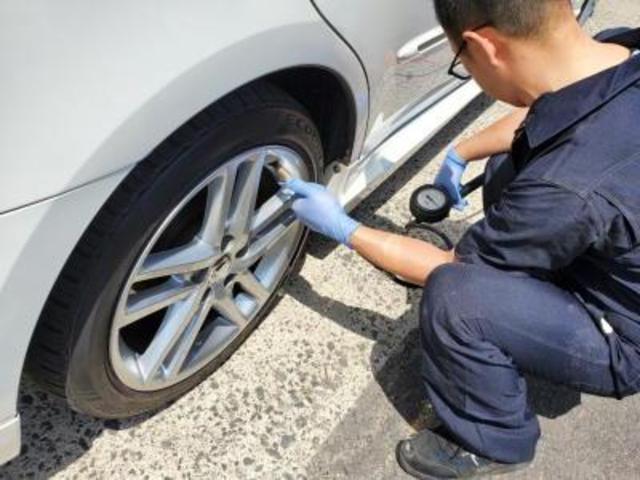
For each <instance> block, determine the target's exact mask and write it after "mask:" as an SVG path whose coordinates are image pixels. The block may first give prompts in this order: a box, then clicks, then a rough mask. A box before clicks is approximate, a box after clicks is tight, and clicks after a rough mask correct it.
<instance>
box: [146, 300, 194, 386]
mask: <svg viewBox="0 0 640 480" xmlns="http://www.w3.org/2000/svg"><path fill="white" fill-rule="evenodd" d="M201 300H202V296H201V294H200V293H198V292H196V293H194V294H193V295H191V296H190V297H189V298H188V299H186V300H184V301H183V302H180V303H177V304H174V305H172V306H171V307H170V308H169V310H168V311H167V313H166V315H165V317H164V319H163V321H162V325H160V328H159V329H158V331H157V332H156V335H155V337H154V338H153V340H152V341H151V344H150V345H149V347H148V348H147V350H146V351H145V352H144V353H143V354H142V355H140V356H139V357H138V366H139V368H140V372H141V374H142V378H143V381H144V383H149V382H150V381H151V380H153V378H154V377H155V376H156V374H157V372H158V370H159V369H160V368H162V365H163V362H164V361H165V360H166V359H167V357H168V356H169V355H170V354H171V351H172V349H173V347H174V346H175V345H176V344H177V343H178V341H179V340H180V339H181V337H182V334H183V333H184V331H185V330H186V329H187V327H188V326H189V324H190V323H191V322H192V321H193V320H194V316H195V315H196V312H197V311H198V308H199V307H200V302H201Z"/></svg>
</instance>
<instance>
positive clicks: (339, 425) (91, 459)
mask: <svg viewBox="0 0 640 480" xmlns="http://www.w3.org/2000/svg"><path fill="white" fill-rule="evenodd" d="M639 24H640V2H638V1H637V0H606V1H600V4H599V7H598V9H597V10H596V16H595V17H594V19H593V20H592V21H591V22H590V25H589V28H590V29H591V30H593V31H597V30H601V29H603V28H608V27H613V26H620V25H629V26H634V25H635V26H637V25H639ZM505 111H506V108H505V107H504V106H503V105H499V104H496V103H494V102H492V101H490V100H488V99H486V98H484V97H480V98H478V99H477V100H476V101H474V102H473V103H472V104H471V105H470V106H469V107H468V108H466V109H465V110H464V111H463V112H462V113H461V114H460V115H458V116H457V117H456V118H455V119H454V120H453V121H452V122H451V123H450V124H449V125H448V126H447V127H446V128H445V129H444V130H443V131H442V132H441V133H440V134H438V135H437V136H436V137H435V138H434V139H433V140H432V141H430V142H429V143H428V144H427V145H426V146H425V147H424V148H423V149H422V150H421V151H420V153H419V154H418V155H417V156H416V157H415V158H414V159H413V160H412V161H410V162H409V163H408V164H407V165H406V166H404V167H403V168H402V169H401V170H400V171H399V172H398V173H397V174H395V175H394V176H393V177H392V178H391V179H390V180H389V181H387V182H386V183H385V184H384V185H383V186H382V187H381V188H380V189H379V190H377V191H376V192H375V193H374V194H373V195H372V196H371V197H369V198H368V199H367V200H366V201H365V202H364V203H363V204H362V205H361V206H360V207H359V208H358V209H357V210H356V211H355V215H356V217H357V218H358V219H359V220H361V221H363V222H365V223H367V224H369V225H372V226H376V227H380V228H385V229H389V230H394V231H402V228H403V226H404V225H405V224H406V223H407V222H408V221H409V220H410V218H409V217H410V215H409V212H408V200H409V196H410V194H411V192H412V191H413V189H414V188H415V187H417V186H419V185H420V184H422V183H426V182H428V181H429V180H431V179H432V178H433V175H434V174H435V171H436V170H437V167H438V165H439V163H440V161H441V159H442V156H443V153H444V149H445V147H446V146H447V145H448V144H449V143H450V142H452V141H454V140H455V139H457V138H460V137H462V136H465V135H469V134H470V133H472V132H474V131H477V130H478V129H480V128H482V127H483V126H485V125H487V124H489V123H490V122H491V121H492V120H495V119H496V118H497V117H498V116H499V115H500V114H502V113H504V112H505ZM481 169H482V165H481V164H477V165H475V166H474V167H473V170H474V171H473V172H471V173H470V174H469V178H470V177H471V176H472V175H473V173H479V172H480V170H481ZM480 215H481V213H480V198H479V194H478V193H476V194H474V196H473V197H472V198H471V206H470V207H469V208H468V209H467V211H466V212H464V214H459V213H456V214H455V215H454V216H453V217H452V218H451V219H450V220H449V221H447V222H445V223H444V224H443V225H442V229H443V230H444V231H445V232H446V234H447V235H449V236H450V237H451V238H452V239H454V240H455V239H456V238H458V237H459V236H460V234H461V233H462V232H463V231H464V230H465V229H466V228H467V227H468V225H470V224H471V223H473V222H474V221H476V220H477V219H479V218H480ZM431 239H432V240H433V241H439V240H438V239H437V237H431ZM419 299H420V292H419V291H410V290H407V289H405V288H403V287H402V286H399V285H397V284H395V283H393V282H391V281H390V279H389V278H388V277H387V276H386V275H385V274H384V273H381V272H379V271H377V270H375V269H374V268H372V267H371V266H369V265H368V264H367V263H366V262H364V261H363V260H361V259H359V258H358V257H357V256H356V255H355V254H354V253H353V252H351V251H350V250H348V249H347V248H344V247H335V245H333V244H331V243H329V242H327V241H325V240H323V239H321V238H319V237H317V236H314V237H312V240H311V245H310V250H309V254H308V256H307V258H306V261H305V264H304V267H303V268H302V270H301V272H300V274H299V275H297V276H296V277H295V278H293V279H292V280H291V281H289V282H288V283H287V285H286V287H285V296H284V298H283V299H282V301H280V303H279V304H278V306H277V307H276V309H275V310H274V312H273V313H272V315H270V316H269V318H267V319H266V320H265V321H264V323H263V324H262V325H261V326H260V327H259V328H258V330H257V331H256V332H255V333H254V335H252V337H251V338H250V339H249V340H248V341H247V342H246V343H245V345H244V346H243V347H242V348H241V349H240V351H238V352H237V353H236V354H235V355H234V356H233V357H232V358H231V359H230V360H229V361H228V362H227V363H226V364H225V365H224V366H223V367H222V368H221V369H220V370H219V371H218V372H217V373H216V374H215V375H213V376H212V377H210V378H209V379H208V380H206V381H205V382H204V383H203V384H202V385H200V386H199V387H198V388H196V389H195V390H193V391H192V392H191V393H189V394H188V395H187V396H185V397H184V398H182V399H181V400H179V401H178V402H176V403H175V404H174V405H172V406H170V407H168V408H167V409H165V410H163V411H162V412H160V413H158V414H156V415H154V416H151V417H145V418H138V419H134V420H128V421H99V420H95V419H91V418H87V417H84V416H82V415H78V414H76V413H74V412H72V411H71V410H69V409H68V408H67V407H66V405H65V404H64V403H63V402H61V401H59V400H57V399H55V398H53V397H51V396H49V395H47V394H46V393H44V392H42V391H40V390H39V389H38V388H37V387H35V386H34V385H32V384H31V383H30V382H29V381H28V380H26V381H25V383H24V386H23V388H22V393H21V397H20V411H21V414H22V419H23V441H24V450H23V454H22V455H21V456H20V457H19V458H18V459H17V460H14V461H13V462H11V463H9V464H8V465H6V466H4V467H0V479H14V478H15V479H17V478H50V477H54V478H57V479H69V478H79V479H85V478H99V479H102V478H109V479H121V478H129V479H133V478H136V479H137V478H142V479H147V478H148V479H169V478H171V479H177V478H186V479H189V478H193V479H201V478H202V479H205V478H206V479H221V480H222V479H254V478H255V479H362V480H369V479H376V480H377V479H389V480H390V479H404V478H407V477H406V476H405V475H404V474H403V473H402V471H401V470H400V469H399V468H398V467H397V466H396V462H395V457H394V448H395V444H396V442H397V441H398V440H400V439H402V438H404V437H406V436H407V435H409V434H411V433H412V432H413V431H415V428H419V426H420V425H419V423H420V418H419V416H418V414H417V407H416V405H417V403H418V402H419V400H420V388H419V378H418V375H417V369H418V358H417V352H418V350H417V331H416V329H417V304H418V302H419ZM530 391H531V397H532V401H533V404H534V406H535V410H536V411H537V412H538V414H539V415H540V418H541V424H542V430H543V436H542V439H541V442H540V444H539V448H538V455H537V457H536V460H535V462H534V464H533V465H532V466H531V467H530V468H529V469H528V470H525V471H523V472H521V473H519V474H517V475H512V476H507V477H502V478H506V479H510V478H527V479H528V478H536V479H542V478H544V479H547V478H548V479H565V478H566V479H570V478H576V479H578V478H579V479H584V478H589V479H591V478H603V479H604V478H616V479H618V478H620V479H627V478H629V479H631V478H640V435H639V434H638V425H640V397H632V398H629V399H627V400H624V401H617V400H611V399H603V398H597V397H593V396H589V395H581V394H579V393H576V392H571V391H569V390H566V389H563V388H558V387H555V386H552V385H549V384H546V383H544V382H541V381H536V380H534V379H531V381H530Z"/></svg>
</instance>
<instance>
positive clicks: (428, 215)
mask: <svg viewBox="0 0 640 480" xmlns="http://www.w3.org/2000/svg"><path fill="white" fill-rule="evenodd" d="M451 207H452V202H451V199H450V198H449V194H448V193H447V191H446V190H445V189H444V188H442V187H440V186H438V185H424V186H422V187H420V188H419V189H417V190H416V191H415V192H413V195H412V196H411V202H410V204H409V208H410V210H411V214H412V215H413V216H414V217H415V218H416V220H417V221H418V222H424V223H437V222H441V221H442V220H444V219H445V218H447V217H448V216H449V212H450V211H451Z"/></svg>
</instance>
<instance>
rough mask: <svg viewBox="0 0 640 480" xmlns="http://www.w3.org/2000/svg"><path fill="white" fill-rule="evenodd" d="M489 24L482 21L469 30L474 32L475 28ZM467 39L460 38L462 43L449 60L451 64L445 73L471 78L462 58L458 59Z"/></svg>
mask: <svg viewBox="0 0 640 480" xmlns="http://www.w3.org/2000/svg"><path fill="white" fill-rule="evenodd" d="M489 25H491V24H490V23H488V22H487V23H483V24H482V25H480V26H479V27H476V28H473V29H471V30H468V31H471V32H475V31H476V30H480V29H481V28H484V27H488V26H489ZM467 45H468V44H467V41H466V40H464V39H463V40H462V43H461V44H460V48H458V51H457V52H456V55H455V56H454V57H453V61H452V62H451V65H450V66H449V70H447V73H448V74H449V75H451V76H452V77H455V78H457V79H459V80H471V77H472V76H471V75H470V74H469V72H467V69H466V68H464V65H463V64H462V60H461V59H460V56H461V55H462V52H464V50H465V48H467Z"/></svg>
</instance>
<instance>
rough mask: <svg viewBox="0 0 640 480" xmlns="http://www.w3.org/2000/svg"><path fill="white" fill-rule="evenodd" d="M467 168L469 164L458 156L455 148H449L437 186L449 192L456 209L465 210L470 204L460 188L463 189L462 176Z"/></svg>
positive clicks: (439, 173)
mask: <svg viewBox="0 0 640 480" xmlns="http://www.w3.org/2000/svg"><path fill="white" fill-rule="evenodd" d="M466 168H467V162H466V161H465V160H463V159H462V157H460V155H458V152H457V151H456V149H455V148H454V147H451V148H449V150H448V151H447V157H446V158H445V161H444V163H443V164H442V167H440V171H439V172H438V175H437V176H436V181H435V184H436V185H439V186H441V187H443V188H445V189H446V190H447V192H448V193H449V195H450V196H451V199H452V200H453V202H454V205H453V206H454V208H456V209H457V210H463V209H464V208H465V207H466V206H467V205H468V204H469V202H467V201H466V200H465V199H464V198H462V194H461V193H460V188H461V187H462V183H461V182H462V174H463V173H464V171H465V170H466Z"/></svg>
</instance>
